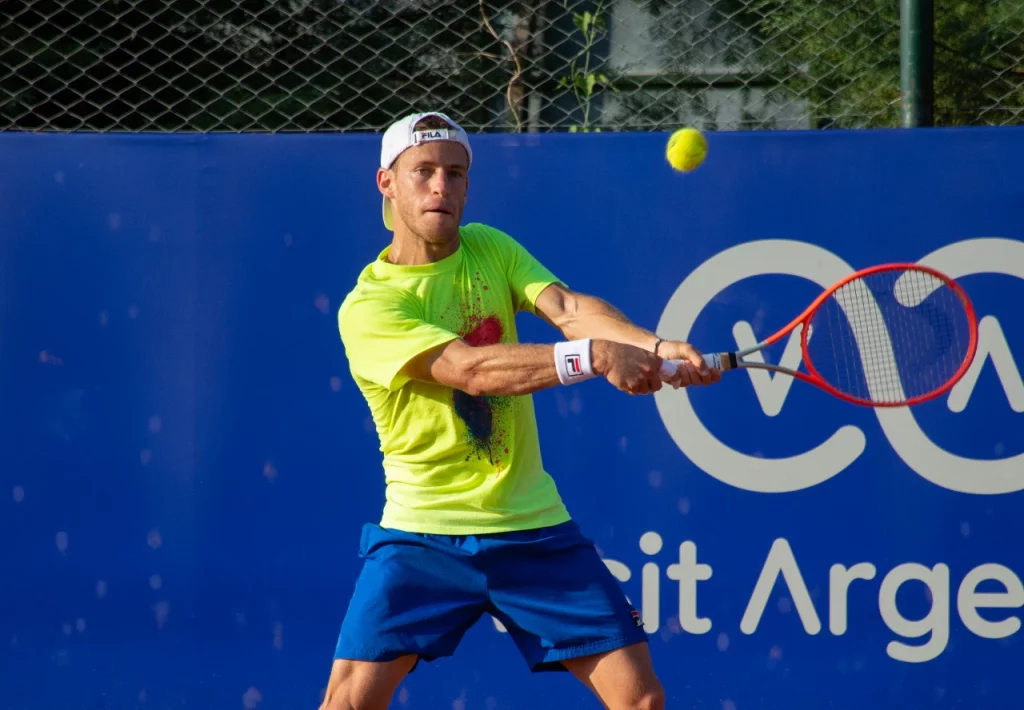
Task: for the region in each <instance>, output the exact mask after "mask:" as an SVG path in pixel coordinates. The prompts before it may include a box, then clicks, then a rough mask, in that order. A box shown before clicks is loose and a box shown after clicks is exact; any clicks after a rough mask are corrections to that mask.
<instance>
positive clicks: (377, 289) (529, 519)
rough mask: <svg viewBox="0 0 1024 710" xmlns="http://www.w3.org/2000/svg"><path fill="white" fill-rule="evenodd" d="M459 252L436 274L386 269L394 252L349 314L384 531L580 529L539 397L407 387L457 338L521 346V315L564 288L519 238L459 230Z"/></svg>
mask: <svg viewBox="0 0 1024 710" xmlns="http://www.w3.org/2000/svg"><path fill="white" fill-rule="evenodd" d="M460 233H461V240H460V245H459V248H458V250H457V251H456V252H455V253H454V254H452V255H451V256H448V257H446V258H445V259H442V260H441V261H437V262H434V263H432V264H424V265H419V266H402V265H397V264H392V263H389V262H388V261H386V259H385V256H386V254H387V252H388V250H389V249H390V247H388V249H385V250H384V251H383V252H381V254H380V256H379V257H378V258H377V260H375V261H374V262H373V263H371V264H369V265H368V266H367V267H366V268H365V269H363V271H362V273H361V274H360V275H359V279H358V281H357V283H356V286H355V288H353V290H352V291H351V292H350V293H349V294H348V295H347V296H346V298H345V301H344V302H343V303H342V304H341V308H340V309H339V311H338V326H339V329H340V331H341V339H342V342H343V344H344V346H345V354H346V356H347V357H348V361H349V368H350V370H351V373H352V377H353V379H354V380H355V382H356V384H357V385H358V386H359V389H360V391H361V392H362V393H363V396H364V397H365V398H366V402H367V404H368V405H369V407H370V412H371V414H372V416H373V421H374V423H375V424H376V427H377V434H378V437H379V438H380V450H381V452H382V453H383V454H384V476H385V482H386V484H387V485H386V489H385V490H386V493H385V498H386V501H385V504H384V512H383V516H382V519H381V523H380V524H381V525H382V526H384V527H390V528H396V529H400V530H406V531H409V532H422V533H435V534H446V535H472V534H481V533H495V532H506V531H510V530H524V529H530V528H538V527H544V526H547V525H556V524H558V523H562V522H565V521H566V520H569V513H568V511H567V510H566V508H565V505H564V504H563V503H562V499H561V496H560V495H559V493H558V490H557V488H556V486H555V482H554V480H553V479H552V478H551V476H550V475H549V474H548V473H547V472H546V471H545V470H544V464H543V461H542V459H541V452H540V440H539V437H538V432H537V420H536V416H535V413H534V408H533V397H532V396H529V395H525V396H508V397H502V396H481V397H471V396H470V395H468V394H466V393H465V392H461V391H459V390H453V389H452V388H450V387H444V386H441V385H436V384H431V383H427V382H423V381H420V380H413V379H410V378H409V377H407V376H406V375H405V374H404V373H403V372H402V369H403V367H404V366H405V365H406V363H408V362H409V361H410V360H411V359H412V358H414V357H415V356H416V355H418V354H420V353H422V352H424V351H426V350H430V349H432V348H435V347H437V346H439V345H442V344H444V343H447V342H450V341H452V340H454V339H456V338H460V337H461V338H462V339H463V340H465V341H466V342H467V343H468V344H470V345H472V346H481V345H491V344H496V343H516V342H518V336H517V333H516V324H515V314H516V313H517V312H518V311H521V310H526V311H528V312H533V309H534V304H535V302H536V299H537V296H539V295H540V293H541V291H543V290H544V289H545V288H546V287H547V286H549V285H550V284H552V283H556V282H558V279H557V278H555V276H554V275H553V274H552V273H551V272H550V271H548V270H547V269H546V268H545V267H544V266H543V265H542V264H541V263H540V262H538V261H537V260H536V259H535V258H534V257H533V256H531V255H530V254H529V252H527V250H526V249H524V248H523V247H522V246H521V245H520V244H519V243H518V242H516V241H515V240H514V239H513V238H512V237H510V236H508V235H507V234H504V233H503V232H500V231H499V230H497V229H494V228H492V227H488V226H485V225H482V224H469V225H466V226H464V227H461V228H460Z"/></svg>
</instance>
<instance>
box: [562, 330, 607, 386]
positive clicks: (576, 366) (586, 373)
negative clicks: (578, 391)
mask: <svg viewBox="0 0 1024 710" xmlns="http://www.w3.org/2000/svg"><path fill="white" fill-rule="evenodd" d="M555 369H556V370H558V379H559V380H560V381H561V383H562V384H563V385H574V384H576V383H577V382H583V381H584V380H589V379H590V378H592V377H597V375H595V374H594V368H593V366H592V365H591V363H590V338H586V339H584V340H570V341H568V342H561V343H555Z"/></svg>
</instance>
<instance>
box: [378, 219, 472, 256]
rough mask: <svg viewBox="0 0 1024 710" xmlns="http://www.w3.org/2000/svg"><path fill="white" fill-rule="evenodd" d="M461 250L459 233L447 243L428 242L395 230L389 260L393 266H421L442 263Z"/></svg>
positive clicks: (406, 231) (400, 230)
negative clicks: (436, 262)
mask: <svg viewBox="0 0 1024 710" xmlns="http://www.w3.org/2000/svg"><path fill="white" fill-rule="evenodd" d="M458 248H459V235H458V232H456V233H455V236H454V237H453V238H452V239H449V240H447V241H445V242H428V241H426V240H424V239H421V238H419V237H417V236H416V235H415V234H412V233H411V232H409V231H408V230H405V229H399V228H397V225H396V229H395V236H394V237H393V238H392V240H391V249H389V250H388V254H387V260H388V261H390V262H391V263H392V264H401V265H403V266H421V265H423V264H432V263H434V262H435V261H441V259H444V258H446V257H449V256H451V255H452V254H454V253H455V252H456V250H457V249H458Z"/></svg>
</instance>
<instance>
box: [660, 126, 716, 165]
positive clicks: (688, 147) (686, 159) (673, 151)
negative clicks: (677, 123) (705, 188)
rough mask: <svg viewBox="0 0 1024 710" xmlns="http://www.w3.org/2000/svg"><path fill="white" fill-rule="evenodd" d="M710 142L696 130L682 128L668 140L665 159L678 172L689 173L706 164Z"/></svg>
mask: <svg viewBox="0 0 1024 710" xmlns="http://www.w3.org/2000/svg"><path fill="white" fill-rule="evenodd" d="M707 154H708V142H707V140H706V139H705V138H704V134H703V133H701V132H700V131H698V130H697V129H696V128H680V129H679V130H677V131H676V132H675V133H673V134H672V135H671V136H669V139H668V145H667V146H666V148H665V157H666V158H667V159H668V163H669V165H671V166H672V167H673V168H675V169H676V170H679V171H682V172H684V173H685V172H689V171H691V170H693V169H694V168H696V167H697V166H699V165H700V164H701V163H703V162H704V156H706V155H707Z"/></svg>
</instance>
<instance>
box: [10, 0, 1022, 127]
mask: <svg viewBox="0 0 1024 710" xmlns="http://www.w3.org/2000/svg"><path fill="white" fill-rule="evenodd" d="M0 12H2V16H3V20H2V26H0V130H48V131H275V132H284V131H302V132H312V131H377V130H381V129H382V128H383V127H385V126H386V125H387V124H388V123H390V122H391V121H392V120H393V119H394V118H395V117H397V116H400V115H403V114H405V113H408V112H410V111H414V110H424V109H428V108H431V109H433V108H438V107H439V108H442V109H444V110H446V111H448V112H450V113H451V115H452V116H453V117H455V118H456V119H457V120H460V121H461V122H463V124H464V125H465V127H466V128H467V130H470V131H556V130H557V131H566V130H568V131H573V130H606V131H607V130H663V129H670V128H675V127H677V126H679V125H681V124H690V125H696V126H700V127H702V128H705V129H718V130H745V129H763V128H830V127H839V128H869V127H885V126H896V125H898V124H899V116H900V82H899V78H900V25H899V22H900V14H899V13H900V8H899V0H602V1H597V2H581V1H577V0H563V1H552V2H545V1H543V0H477V1H475V2H474V1H456V2H451V1H448V2H441V1H437V0H419V1H417V0H379V1H377V2H367V1H361V0H351V1H347V2H346V1H345V0H173V1H172V0H107V1H100V0H31V1H27V0H0ZM934 42H935V109H934V115H935V123H936V125H1007V124H1016V123H1022V122H1024V0H936V2H935V34H934Z"/></svg>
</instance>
